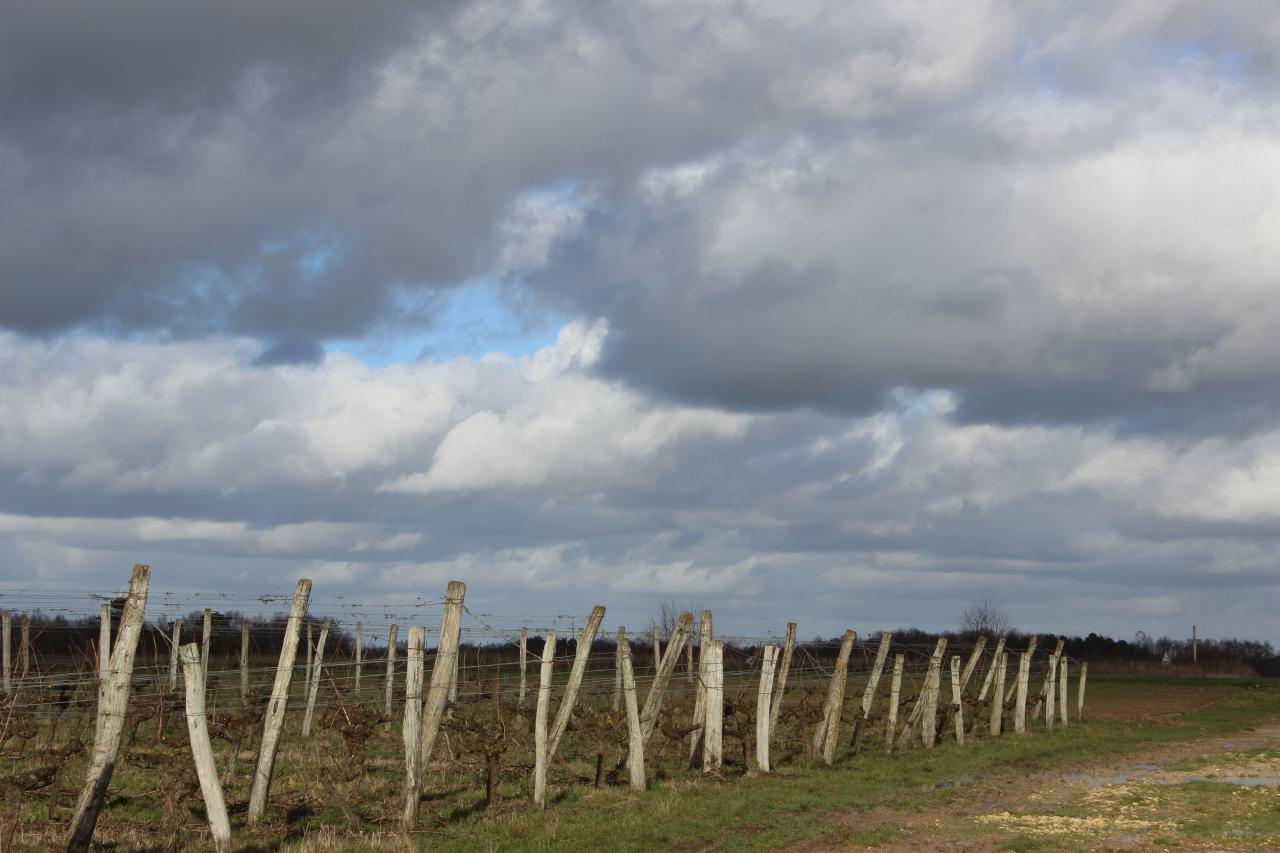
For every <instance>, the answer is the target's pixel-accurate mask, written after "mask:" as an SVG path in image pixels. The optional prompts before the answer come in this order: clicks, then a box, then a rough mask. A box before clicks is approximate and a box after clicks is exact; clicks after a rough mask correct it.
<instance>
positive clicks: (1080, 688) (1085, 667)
mask: <svg viewBox="0 0 1280 853" xmlns="http://www.w3.org/2000/svg"><path fill="white" fill-rule="evenodd" d="M1088 678H1089V664H1087V663H1082V664H1080V683H1079V684H1078V685H1076V719H1077V720H1083V719H1084V683H1085V681H1086V680H1087V679H1088Z"/></svg>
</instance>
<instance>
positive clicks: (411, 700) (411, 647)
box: [320, 625, 427, 832]
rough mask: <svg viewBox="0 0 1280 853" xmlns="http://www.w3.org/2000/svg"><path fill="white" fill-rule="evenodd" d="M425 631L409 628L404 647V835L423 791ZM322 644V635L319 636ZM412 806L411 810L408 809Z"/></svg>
mask: <svg viewBox="0 0 1280 853" xmlns="http://www.w3.org/2000/svg"><path fill="white" fill-rule="evenodd" d="M426 632H427V629H426V628H424V627H423V626H421V625H410V626H409V642H408V644H407V645H406V647H405V671H404V725H403V726H402V728H401V730H402V732H403V735H404V773H405V777H404V790H405V810H404V813H403V815H401V818H400V826H401V828H402V829H404V831H405V832H408V831H410V830H411V829H413V825H414V823H415V822H416V821H417V817H418V806H417V804H418V801H419V798H420V795H419V792H420V791H421V790H422V779H421V772H422V765H421V762H419V761H418V752H419V746H418V741H419V740H420V739H421V737H422V646H423V639H424V638H425V636H426ZM320 637H321V642H322V643H323V641H324V634H323V633H321V634H320ZM409 803H413V808H409V805H408V804H409Z"/></svg>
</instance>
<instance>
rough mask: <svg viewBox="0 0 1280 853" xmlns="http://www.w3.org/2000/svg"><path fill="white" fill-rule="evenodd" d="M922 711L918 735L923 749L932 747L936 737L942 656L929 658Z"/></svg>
mask: <svg viewBox="0 0 1280 853" xmlns="http://www.w3.org/2000/svg"><path fill="white" fill-rule="evenodd" d="M924 683H925V695H924V713H922V714H921V715H920V736H921V739H922V741H923V743H924V746H925V749H933V745H934V742H935V741H936V740H937V738H938V692H939V690H940V689H941V687H942V656H941V655H934V656H933V658H931V659H930V660H929V673H928V675H926V676H925V682H924Z"/></svg>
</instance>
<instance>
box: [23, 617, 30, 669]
mask: <svg viewBox="0 0 1280 853" xmlns="http://www.w3.org/2000/svg"><path fill="white" fill-rule="evenodd" d="M30 671H31V617H30V616H23V617H22V677H23V678H26V677H27V673H28V672H30Z"/></svg>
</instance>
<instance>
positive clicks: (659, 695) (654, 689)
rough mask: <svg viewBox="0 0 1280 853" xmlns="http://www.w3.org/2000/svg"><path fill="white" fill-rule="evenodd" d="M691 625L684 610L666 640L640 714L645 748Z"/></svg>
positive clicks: (689, 617) (656, 721) (688, 616)
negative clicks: (663, 651)
mask: <svg viewBox="0 0 1280 853" xmlns="http://www.w3.org/2000/svg"><path fill="white" fill-rule="evenodd" d="M692 624H693V614H692V613H690V612H688V611H687V610H686V611H685V612H684V613H681V614H680V618H679V620H677V622H676V627H675V630H674V631H672V632H671V637H670V638H669V639H668V640H667V650H666V653H665V654H663V656H662V661H661V663H659V664H658V672H657V674H656V675H654V677H653V686H651V687H650V688H649V695H648V696H646V697H645V700H644V710H642V711H641V712H640V733H641V734H642V735H644V742H645V745H646V746H647V745H648V744H649V738H651V737H653V730H654V727H655V726H657V725H658V712H659V711H661V710H662V699H663V696H664V695H665V694H666V692H667V682H668V681H670V680H671V673H672V672H673V671H674V670H675V668H676V663H677V662H678V661H679V660H680V654H681V652H683V651H684V644H685V641H686V640H687V639H688V637H689V626H690V625H692Z"/></svg>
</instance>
